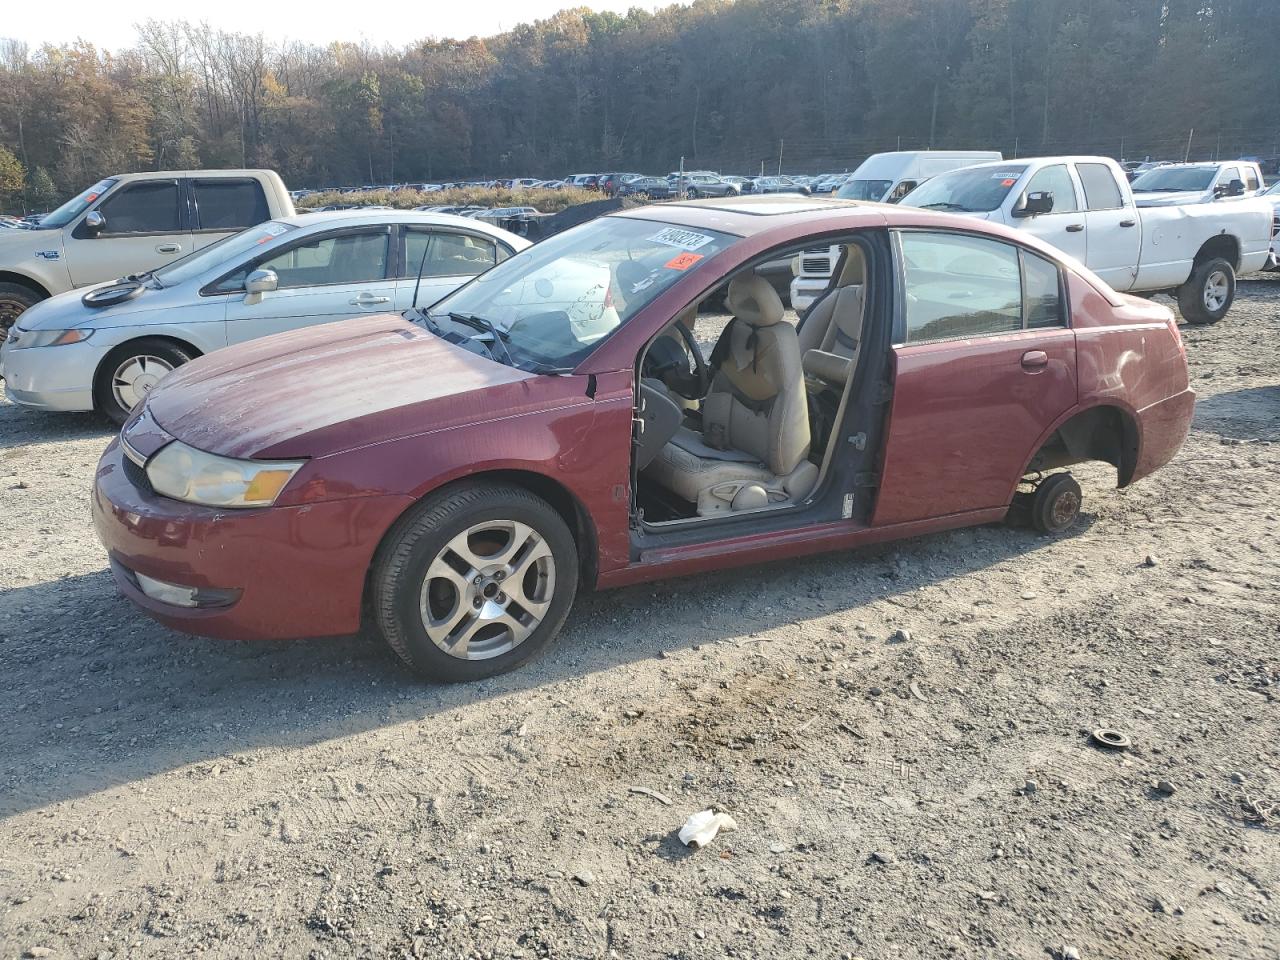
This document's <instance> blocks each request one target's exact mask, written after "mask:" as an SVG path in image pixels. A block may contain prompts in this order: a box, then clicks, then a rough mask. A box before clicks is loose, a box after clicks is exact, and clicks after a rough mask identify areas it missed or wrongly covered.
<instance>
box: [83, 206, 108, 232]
mask: <svg viewBox="0 0 1280 960" xmlns="http://www.w3.org/2000/svg"><path fill="white" fill-rule="evenodd" d="M106 225H107V218H106V217H104V216H103V215H102V214H100V213H99V212H98V211H97V210H90V211H89V212H88V213H86V214H85V216H84V228H85V230H86V231H87V232H88V234H89V236H91V237H96V236H97V235H98V234H100V233H101V232H102V229H103V228H104V227H105V226H106Z"/></svg>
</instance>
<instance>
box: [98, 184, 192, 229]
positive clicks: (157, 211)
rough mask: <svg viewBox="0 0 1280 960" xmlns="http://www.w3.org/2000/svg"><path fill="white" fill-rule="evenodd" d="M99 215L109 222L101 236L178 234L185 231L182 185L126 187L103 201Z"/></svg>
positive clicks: (131, 185)
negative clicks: (180, 205) (180, 201)
mask: <svg viewBox="0 0 1280 960" xmlns="http://www.w3.org/2000/svg"><path fill="white" fill-rule="evenodd" d="M98 212H99V213H101V214H102V216H103V217H104V218H106V224H105V225H104V226H103V228H102V230H101V233H102V234H103V235H104V236H105V235H106V234H114V233H177V232H179V231H180V230H181V229H182V221H181V218H180V217H179V214H178V182H177V181H176V180H162V181H148V182H146V183H130V184H126V185H125V186H124V187H122V188H121V189H120V191H119V192H118V193H116V194H113V195H112V196H110V197H107V199H106V200H104V201H102V205H101V206H100V207H99V208H98Z"/></svg>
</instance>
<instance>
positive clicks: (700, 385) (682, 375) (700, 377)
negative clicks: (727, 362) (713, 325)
mask: <svg viewBox="0 0 1280 960" xmlns="http://www.w3.org/2000/svg"><path fill="white" fill-rule="evenodd" d="M674 326H675V328H676V330H677V331H678V332H679V334H680V339H681V340H683V341H684V345H685V348H686V350H687V351H688V355H689V356H692V357H693V370H692V372H691V371H690V370H689V360H688V356H686V351H685V350H681V349H679V348H678V347H676V345H675V344H674V343H671V339H672V338H671V337H669V336H667V335H666V334H663V335H662V336H661V337H659V338H658V340H657V342H655V343H654V344H653V346H651V347H650V348H649V354H648V356H647V357H645V366H647V367H648V370H647V371H646V374H647V375H648V376H650V377H653V378H655V379H658V380H662V381H663V382H664V383H667V380H668V377H670V383H668V384H667V385H668V387H669V388H670V389H671V390H672V391H674V392H675V393H678V394H679V395H680V396H682V397H684V398H685V399H686V400H701V399H702V398H703V397H705V396H706V395H707V391H708V390H709V389H710V388H711V372H710V370H709V369H708V368H707V361H706V360H705V359H704V358H703V356H702V351H701V350H700V349H698V341H697V340H695V339H694V338H693V331H691V330H690V329H689V328H688V327H686V326H685V325H684V324H683V323H680V322H678V321H677V322H676V323H675V324H674ZM664 340H665V341H667V346H666V347H665V348H664V346H663V341H664Z"/></svg>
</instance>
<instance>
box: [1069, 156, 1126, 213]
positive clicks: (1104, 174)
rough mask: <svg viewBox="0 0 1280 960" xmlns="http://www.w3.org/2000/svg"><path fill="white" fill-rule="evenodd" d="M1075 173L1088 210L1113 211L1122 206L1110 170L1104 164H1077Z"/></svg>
mask: <svg viewBox="0 0 1280 960" xmlns="http://www.w3.org/2000/svg"><path fill="white" fill-rule="evenodd" d="M1076 173H1078V174H1079V175H1080V182H1081V183H1082V184H1084V202H1085V205H1086V206H1087V207H1088V208H1089V209H1090V210H1115V209H1117V208H1119V207H1123V206H1124V197H1123V196H1122V195H1121V193H1120V188H1119V187H1118V186H1117V185H1116V178H1115V177H1114V176H1113V175H1112V173H1111V168H1110V167H1108V166H1107V165H1106V164H1104V163H1077V164H1076Z"/></svg>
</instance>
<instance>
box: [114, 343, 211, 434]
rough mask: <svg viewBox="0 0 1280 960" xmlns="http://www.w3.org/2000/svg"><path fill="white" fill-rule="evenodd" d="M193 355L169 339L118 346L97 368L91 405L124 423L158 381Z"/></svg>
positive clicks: (115, 420) (188, 360) (190, 359)
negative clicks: (92, 403) (96, 379)
mask: <svg viewBox="0 0 1280 960" xmlns="http://www.w3.org/2000/svg"><path fill="white" fill-rule="evenodd" d="M194 359H195V355H194V354H192V353H191V352H190V351H188V350H186V349H184V348H183V347H180V346H178V345H177V344H176V343H173V342H172V341H169V340H160V339H158V338H154V337H148V338H144V339H142V340H135V341H133V342H132V343H125V344H122V345H120V346H119V347H117V348H116V349H115V350H113V351H112V352H111V353H109V354H108V355H107V359H106V360H104V361H103V362H102V366H101V367H99V368H98V381H97V384H96V385H95V387H94V391H93V400H94V405H95V406H96V407H97V408H98V410H100V411H101V412H102V413H103V414H105V415H106V416H107V417H108V418H109V419H110V420H111V421H112V422H114V423H118V424H123V423H124V422H125V421H126V420H128V419H129V413H130V412H131V411H132V410H133V408H134V407H136V406H137V405H138V404H139V403H141V402H142V399H143V398H144V397H145V396H146V395H147V394H148V393H150V392H151V390H152V389H153V388H154V387H155V385H156V384H157V383H159V382H160V381H161V380H162V379H163V378H164V377H165V376H166V375H168V374H169V373H172V372H173V371H174V370H175V369H177V368H178V367H180V366H182V365H183V364H184V363H190V362H191V361H192V360H194Z"/></svg>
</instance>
